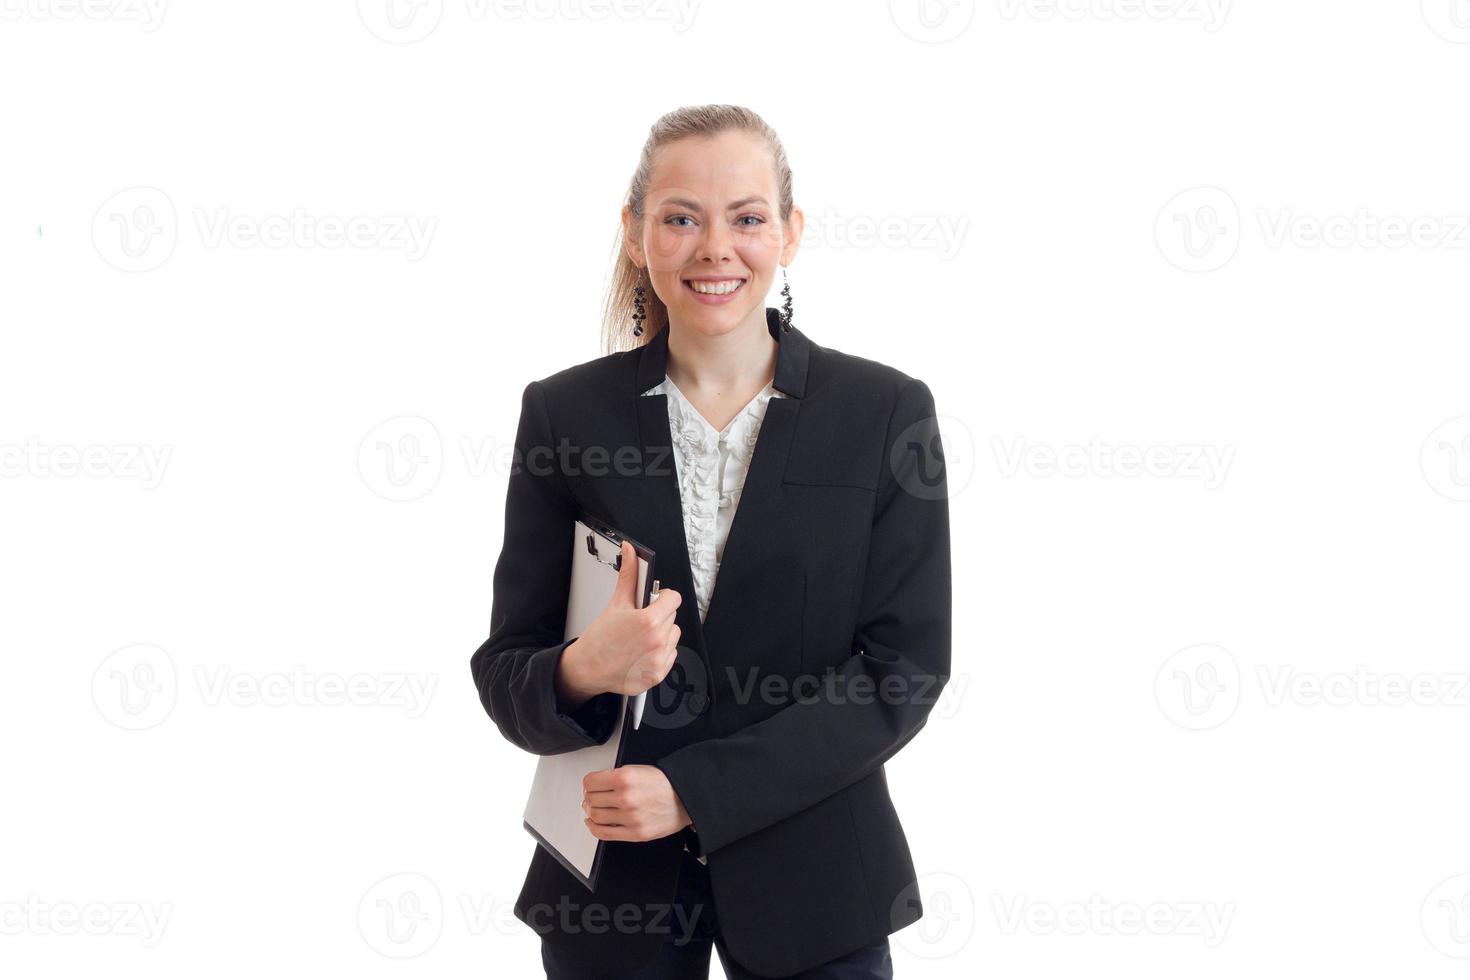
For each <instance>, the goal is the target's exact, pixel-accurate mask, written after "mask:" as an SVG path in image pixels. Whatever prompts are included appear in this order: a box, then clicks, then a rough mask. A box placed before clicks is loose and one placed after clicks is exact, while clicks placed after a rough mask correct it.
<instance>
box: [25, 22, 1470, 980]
mask: <svg viewBox="0 0 1470 980" xmlns="http://www.w3.org/2000/svg"><path fill="white" fill-rule="evenodd" d="M598 10H601V11H603V15H602V16H594V12H595V11H598ZM386 11H387V8H386V6H385V4H384V3H381V2H375V0H365V2H364V3H363V4H361V5H358V6H357V7H355V6H354V4H353V3H352V2H338V3H330V4H327V3H323V4H311V3H286V2H281V0H275V2H256V3H251V4H228V5H227V4H223V3H203V2H198V0H195V2H188V3H185V2H177V3H166V4H164V5H163V6H162V7H158V6H154V7H151V8H148V7H144V6H142V3H141V0H139V2H138V3H137V4H134V3H131V2H123V0H97V3H95V4H93V5H89V6H86V7H84V8H79V7H77V6H74V5H68V4H67V3H65V2H64V0H49V2H48V0H0V12H3V20H0V81H3V84H4V92H5V96H4V98H3V100H0V122H3V125H0V133H3V135H0V139H3V141H4V142H3V150H4V152H3V154H0V160H3V163H0V167H3V174H4V180H3V201H0V327H3V348H0V372H3V374H0V452H3V455H0V461H3V464H4V474H3V477H0V597H3V599H0V601H3V619H0V629H3V635H4V644H3V656H4V673H3V675H0V739H3V746H4V759H5V771H6V779H5V787H6V788H5V791H4V797H3V799H0V825H3V835H0V848H3V853H0V972H3V973H4V974H5V975H7V976H14V977H63V976H65V977H71V976H86V975H101V974H102V973H103V972H104V971H105V974H106V975H107V976H111V977H149V978H157V977H198V976H201V975H208V976H214V975H223V976H265V975H275V976H280V975H283V974H284V975H288V976H317V975H350V976H353V977H360V978H367V977H410V976H413V977H436V978H439V977H491V976H493V977H510V978H523V977H533V976H538V975H539V973H538V972H537V971H538V964H539V960H538V958H537V940H536V938H535V936H534V935H533V934H532V933H530V932H529V930H527V929H526V928H525V927H523V926H521V925H520V924H519V923H518V922H516V921H515V920H514V919H512V918H511V916H510V905H511V902H512V901H513V899H514V897H515V895H516V893H517V891H518V890H519V888H520V885H521V881H522V875H523V873H524V870H525V867H526V863H527V860H528V859H529V857H530V854H531V851H532V848H533V843H532V842H531V840H530V839H529V837H527V836H526V835H525V834H524V833H523V832H522V831H521V829H520V826H519V815H520V809H521V806H522V804H523V801H524V791H525V787H526V785H527V781H528V778H529V775H530V771H531V764H532V759H531V758H530V757H529V756H526V755H523V754H521V753H519V752H517V751H516V750H515V749H513V748H512V747H511V746H509V745H508V744H506V743H504V742H503V741H502V740H500V739H499V737H498V734H497V733H496V731H495V729H494V726H493V725H492V723H491V722H490V721H489V719H488V718H487V717H486V716H485V714H484V711H483V710H482V708H481V707H480V704H479V702H478V700H477V698H476V695H475V691H474V687H473V684H472V683H471V679H470V673H469V657H470V654H471V653H472V652H473V651H474V649H475V648H476V647H477V646H478V645H479V643H480V642H481V640H483V639H484V636H485V634H486V632H487V626H488V619H489V610H490V575H491V570H492V567H493V563H494V560H495V558H496V556H497V554H498V550H499V545H500V539H501V534H502V517H503V512H502V507H503V499H504V485H505V478H506V472H507V465H506V464H507V462H508V455H507V454H508V450H509V447H510V445H511V442H512V440H513V437H514V434H515V423H516V418H517V413H518V408H519V395H520V392H521V389H522V387H523V386H524V385H525V383H526V382H527V381H529V380H531V379H533V378H540V377H544V376H545V375H547V374H549V373H551V372H553V371H555V370H559V369H560V368H562V367H565V366H568V365H570V364H573V363H578V362H581V361H584V360H588V359H590V358H593V357H596V356H598V355H599V354H600V353H601V351H600V349H599V348H598V346H597V345H598V315H599V313H600V305H599V304H600V301H601V298H602V292H603V288H604V285H605V281H606V275H607V271H608V268H609V259H610V247H611V245H612V242H613V238H614V234H615V231H616V227H617V209H618V206H619V205H620V203H621V196H622V194H623V193H624V191H625V189H626V183H627V180H628V177H629V175H630V174H631V172H632V169H633V166H634V164H635V162H636V156H637V153H638V150H639V148H640V147H641V145H642V142H643V139H644V137H645V135H646V133H647V128H648V126H649V125H650V124H651V123H652V122H653V120H654V119H656V118H657V117H658V116H659V115H660V114H661V113H663V112H666V111H669V110H671V109H673V108H675V107H677V106H680V105H687V104H695V103H701V102H738V103H741V104H745V105H748V106H750V107H752V108H754V109H755V110H756V111H758V112H760V113H761V114H762V115H763V116H765V118H766V119H767V120H768V121H770V122H771V123H772V125H774V126H775V127H776V129H777V130H778V131H779V132H780V133H781V135H782V137H783V139H784V141H785V144H786V148H787V151H788V153H789V156H790V159H791V163H792V166H793V168H794V171H795V175H796V198H797V203H798V204H800V205H801V206H802V207H803V208H804V209H805V211H806V213H807V219H808V234H807V238H806V241H805V242H804V245H803V247H802V249H801V252H800V254H799V255H798V257H797V259H796V261H795V262H794V264H793V265H792V267H791V270H790V273H791V284H792V293H793V298H794V304H795V311H796V322H797V325H798V326H800V327H801V328H802V329H803V330H804V331H805V332H806V333H807V334H808V335H809V336H810V337H811V338H812V339H813V340H814V341H816V342H817V343H819V344H823V345H826V346H829V347H833V348H836V349H839V350H843V351H846V352H849V353H852V354H858V355H862V356H865V357H870V358H874V359H877V360H880V361H883V362H885V363H889V364H892V365H894V366H895V367H898V368H900V369H901V370H903V371H905V372H907V373H909V374H911V375H913V376H915V377H919V378H921V379H923V380H924V381H925V382H927V383H928V385H929V386H930V388H931V389H932V391H933V392H934V394H935V398H936V401H937V404H938V407H939V411H940V412H941V413H942V414H943V416H944V419H943V422H942V428H943V432H944V436H945V441H946V450H947V453H948V456H949V465H950V479H951V487H952V490H953V491H954V493H953V496H952V499H951V514H952V530H953V541H954V554H955V567H954V573H955V574H954V590H955V599H956V617H957V618H956V624H955V626H956V628H955V647H954V670H955V673H954V678H953V680H952V682H951V686H950V689H949V690H948V691H947V692H946V698H945V700H944V701H943V702H941V704H940V706H939V707H938V708H936V709H935V714H934V716H933V718H932V720H931V722H930V725H929V727H928V728H927V729H926V730H925V731H924V732H923V733H922V734H921V735H920V736H919V737H918V738H917V739H916V740H915V741H914V742H913V743H912V744H911V745H910V746H909V747H907V748H906V749H905V750H904V751H903V752H901V753H900V754H899V755H898V756H897V757H896V758H895V759H894V760H893V761H892V762H891V763H890V765H889V767H888V768H889V775H890V781H891V784H892V787H893V791H894V794H895V797H896V800H897V804H898V807H899V811H900V814H901V816H902V818H903V820H904V825H905V827H906V829H907V832H908V836H909V840H910V842H911V845H912V848H913V852H914V858H915V861H916V863H917V865H918V868H919V870H920V873H921V875H922V876H923V877H922V879H921V888H922V890H923V895H924V900H925V904H926V906H927V907H928V909H929V916H928V917H927V918H926V919H925V921H924V922H923V923H922V924H920V925H919V926H916V927H913V928H910V929H908V930H905V931H904V932H902V933H899V934H897V935H895V936H894V937H893V941H894V951H895V959H896V962H897V968H898V975H899V976H901V977H916V978H917V977H936V978H938V977H967V978H968V977H975V976H987V977H1008V978H1024V977H1037V978H1041V977H1062V976H1077V975H1084V974H1085V975H1089V976H1118V977H1129V978H1147V977H1158V978H1166V977H1167V978H1175V977H1179V976H1189V977H1194V978H1226V977H1231V978H1234V977H1241V976H1250V975H1265V976H1302V975H1306V976H1331V975H1363V976H1394V975H1398V976H1403V975H1407V976H1414V977H1419V978H1433V977H1451V976H1456V977H1458V976H1462V975H1463V972H1464V969H1465V963H1464V962H1457V961H1456V959H1455V957H1458V958H1459V959H1461V960H1463V959H1464V958H1466V957H1470V878H1466V877H1459V878H1457V877H1456V876H1461V875H1466V874H1470V838H1467V837H1466V836H1465V833H1464V828H1465V813H1466V807H1467V804H1470V784H1467V781H1466V779H1465V773H1466V744H1467V743H1466V725H1467V719H1470V689H1467V685H1466V677H1467V674H1470V657H1467V629H1466V625H1467V619H1466V604H1465V600H1464V597H1465V595H1466V594H1467V588H1466V586H1467V577H1470V576H1467V570H1466V562H1465V560H1464V556H1465V554H1466V552H1467V547H1470V419H1467V416H1470V382H1467V369H1466V365H1467V364H1470V339H1467V337H1470V334H1467V330H1466V326H1467V323H1466V313H1465V303H1464V297H1465V284H1466V278H1467V270H1470V228H1467V221H1470V218H1467V215H1470V196H1467V194H1466V183H1465V161H1466V159H1467V152H1470V132H1467V129H1466V127H1465V125H1464V105H1465V103H1464V96H1465V92H1466V90H1467V85H1466V82H1467V78H1470V4H1467V3H1465V2H1464V0H1425V3H1424V4H1423V5H1422V7H1421V5H1420V4H1419V3H1418V0H1402V2H1393V3H1389V2H1367V0H1355V2H1337V3H1328V2H1314V3H1311V2H1275V3H1266V2H1261V0H1256V2H1253V3H1245V2H1238V3H1224V2H1223V0H1213V2H1210V0H1149V2H1148V4H1147V5H1144V4H1143V2H1142V0H1063V2H1062V4H1061V6H1056V5H1049V4H1046V3H1044V2H1042V0H1033V2H1021V0H988V2H974V0H946V2H937V0H926V6H923V7H920V6H919V5H918V3H917V2H916V0H894V2H893V3H892V4H891V5H888V4H884V3H879V2H871V3H855V4H836V3H825V4H815V3H813V4H776V3H770V2H751V0H745V2H741V3H734V2H705V3H702V4H698V5H696V6H693V7H685V8H683V9H682V10H681V9H680V8H678V7H675V6H674V5H673V4H672V3H670V4H658V3H641V4H640V3H635V4H631V5H629V6H623V7H619V8H616V9H615V10H611V11H609V9H608V8H606V7H603V8H597V7H591V6H581V7H578V6H575V5H573V4H572V3H571V0H566V2H565V3H564V4H562V5H561V6H553V5H551V4H550V3H549V2H544V3H539V4H538V3H530V4H529V6H500V7H495V6H486V5H485V4H482V3H479V2H476V0H443V2H442V3H440V2H438V0H429V2H427V3H426V5H424V6H423V7H422V8H421V9H417V10H415V8H412V7H403V8H399V12H400V13H403V12H405V11H406V12H407V14H408V15H409V16H408V19H407V20H405V21H403V22H402V23H401V26H400V27H397V28H395V27H393V26H392V25H391V23H390V22H389V20H388V19H387V17H386ZM533 12H534V13H535V15H534V16H533ZM139 188H141V190H139ZM293 214H294V215H298V216H299V218H300V220H299V221H298V222H297V228H296V229H295V230H292V229H291V228H290V227H289V226H288V225H285V224H283V219H289V218H291V216H292V215H293ZM350 219H362V220H361V221H360V222H359V223H358V225H357V227H358V228H359V231H360V233H361V237H360V238H359V239H356V240H354V241H353V242H350V243H346V244H341V243H337V244H333V241H334V240H333V239H331V238H330V234H331V226H332V224H333V223H334V222H335V223H343V222H347V221H349V220H350ZM120 222H121V224H120ZM128 223H131V224H128ZM414 223H417V226H418V227H419V228H420V230H421V232H423V233H424V234H422V236H421V238H420V240H418V242H417V244H415V243H414V242H413V240H411V239H409V238H407V237H406V236H405V235H404V234H403V233H402V232H397V231H395V228H396V227H397V226H398V225H400V224H402V225H404V226H405V227H411V226H413V225H414ZM124 228H128V229H129V230H128V231H127V232H126V237H125V234H124ZM225 228H228V229H229V230H228V231H226V232H224V233H223V234H220V232H221V230H222V229H225ZM282 228H285V229H286V234H285V235H284V236H281V237H274V238H270V237H268V240H267V241H261V240H260V237H259V236H258V235H254V236H253V235H252V232H257V231H259V232H262V233H264V234H265V235H266V236H270V235H272V234H273V233H274V232H276V231H278V230H280V229H282ZM880 232H881V234H880ZM145 233H146V236H145ZM324 235H325V236H327V237H325V238H324V237H323V236H324ZM124 246H127V248H126V249H125V247H124ZM129 250H130V251H129ZM777 299H778V298H777V297H776V296H774V295H773V296H772V297H771V298H770V302H771V304H772V305H774V304H775V303H776V302H777ZM1130 454H1133V455H1130ZM1138 455H1143V458H1145V459H1146V460H1147V461H1148V463H1149V466H1148V468H1147V469H1146V470H1144V471H1142V472H1139V471H1138V470H1137V467H1136V465H1134V466H1133V468H1131V469H1130V465H1132V464H1136V463H1137V459H1136V458H1135V457H1136V456H1138ZM150 459H151V460H152V463H151V464H150V463H149V462H148V461H149V460H150ZM79 460H80V461H81V462H79ZM1053 460H1054V461H1055V465H1051V464H1050V463H1049V461H1053ZM1211 460H1213V463H1211V462H1210V461H1211ZM82 463H85V464H86V465H85V466H83V465H82ZM1457 597H1458V598H1457ZM333 684H337V685H346V686H347V689H348V691H349V694H350V696H349V697H347V698H346V703H335V702H334V698H333V694H334V693H340V692H334V690H333V688H332V687H331V685H333ZM341 700H342V699H341V698H340V697H339V698H336V699H335V701H336V702H340V701H341ZM415 902H417V903H418V904H417V906H415V905H414V903H415ZM390 912H392V913H393V915H395V916H397V918H395V919H391V920H390V919H389V918H388V915H389V913H390ZM145 914H146V915H152V916H155V917H156V921H155V922H154V923H153V924H152V925H149V920H148V919H147V918H144V917H142V916H144V915H145ZM76 916H81V917H82V918H84V919H85V920H86V921H87V922H88V923H90V925H89V927H88V928H81V927H79V926H78V925H77V924H76V922H74V921H72V919H71V918H69V917H76ZM1139 919H1142V920H1143V921H1144V922H1145V923H1146V925H1145V926H1143V927H1140V926H1139V925H1138V920H1139ZM390 923H394V925H392V927H391V928H390ZM715 972H716V975H717V976H718V973H719V970H718V967H716V968H715Z"/></svg>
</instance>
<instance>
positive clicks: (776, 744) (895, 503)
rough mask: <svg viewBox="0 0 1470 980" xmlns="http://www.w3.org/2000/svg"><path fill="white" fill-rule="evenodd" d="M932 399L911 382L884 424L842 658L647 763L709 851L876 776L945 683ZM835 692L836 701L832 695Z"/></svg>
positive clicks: (941, 506) (943, 552)
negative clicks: (719, 731) (813, 684)
mask: <svg viewBox="0 0 1470 980" xmlns="http://www.w3.org/2000/svg"><path fill="white" fill-rule="evenodd" d="M947 498H948V483H947V474H946V471H945V468H944V455H943V451H942V447H941V445H940V441H939V427H938V421H937V419H936V418H935V411H934V399H933V396H932V395H931V394H930V391H929V388H928V387H927V386H926V385H925V384H924V383H923V382H922V381H919V380H917V379H910V381H909V382H908V383H907V384H906V385H905V386H904V388H903V389H902V391H901V392H900V393H899V395H898V399H897V404H896V406H895V408H894V410H893V415H892V417H891V418H890V420H889V422H888V428H887V432H886V434H885V438H884V445H883V461H882V464H881V469H880V473H879V480H878V492H877V499H876V500H875V502H874V511H873V527H872V532H871V538H870V543H869V549H868V556H867V563H866V570H865V573H864V579H863V589H862V599H861V605H860V610H859V614H858V619H857V627H856V633H855V636H854V637H853V649H854V653H853V655H852V656H851V657H849V658H848V659H847V660H845V661H843V663H842V664H841V666H840V667H838V668H837V670H836V678H835V680H836V683H835V684H830V683H829V682H828V679H827V678H822V679H821V680H822V684H821V685H820V686H819V687H817V688H816V689H815V690H814V691H808V692H805V694H804V695H803V696H800V697H798V698H797V699H796V700H795V701H794V702H793V703H792V704H789V705H787V706H786V707H785V708H783V709H781V710H780V711H778V712H776V713H775V714H774V715H772V716H771V717H769V718H766V719H764V720H762V721H760V722H757V723H756V724H754V725H750V726H748V727H746V728H743V729H741V730H740V731H737V732H735V733H733V734H731V735H728V736H725V737H722V738H713V739H707V740H705V741H702V742H696V743H694V744H692V745H687V746H682V747H680V748H678V749H676V750H674V751H673V752H671V753H669V754H668V755H666V756H664V757H663V758H662V759H661V760H659V761H658V762H657V763H655V764H656V765H657V766H658V767H659V768H660V769H662V770H663V772H664V774H665V775H666V776H668V779H669V782H670V783H671V784H672V785H673V787H674V791H675V792H677V793H678V794H679V798H680V799H681V800H682V801H683V803H684V807H685V809H686V810H688V811H689V816H690V818H691V819H692V820H693V822H694V825H695V827H696V828H697V838H696V839H697V840H698V844H699V846H700V848H701V853H704V854H709V853H711V852H714V851H717V850H719V849H720V848H722V847H724V846H725V845H726V844H729V843H730V842H731V841H735V840H738V839H740V838H741V837H744V836H746V835H747V834H751V833H754V832H755V831H758V830H761V829H762V828H764V827H767V826H770V825H771V824H774V823H776V822H777V821H780V820H782V819H785V818H787V817H789V816H791V815H793V814H795V813H798V812H800V811H802V810H804V809H806V808H807V807H810V806H812V805H813V804H816V803H818V802H820V801H821V800H823V799H826V798H827V797H829V796H831V795H832V794H834V793H837V792H839V791H840V790H842V789H844V788H845V787H847V786H849V785H851V784H853V783H855V782H857V781H858V780H859V779H862V778H863V777H864V776H867V775H869V774H870V773H872V772H874V771H875V770H877V769H878V768H879V767H881V766H882V765H883V763H884V762H885V761H887V760H888V759H889V758H890V757H891V756H893V754H894V753H896V752H897V751H898V750H899V749H901V748H903V747H904V746H905V745H906V744H908V742H909V740H910V739H912V738H913V737H914V736H915V735H916V734H918V732H919V730H920V729H921V728H923V726H924V723H925V721H926V720H927V717H928V714H929V710H930V708H931V707H932V706H933V704H934V703H935V701H936V699H937V698H938V696H939V692H940V691H941V690H942V689H943V687H944V685H945V683H946V682H947V681H948V679H949V671H950V632H951V617H950V612H951V588H950V545H949V502H948V499H947ZM834 692H835V693H834Z"/></svg>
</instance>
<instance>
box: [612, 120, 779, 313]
mask: <svg viewBox="0 0 1470 980" xmlns="http://www.w3.org/2000/svg"><path fill="white" fill-rule="evenodd" d="M624 211H625V215H624V226H625V228H626V229H627V231H628V235H627V237H626V241H625V244H626V247H627V248H628V254H629V255H630V256H632V257H633V260H634V261H635V262H637V263H638V264H639V265H641V266H643V267H644V268H645V269H647V270H648V277H649V280H650V282H651V283H652V286H653V290H654V292H655V293H657V294H658V298H659V299H661V300H662V301H663V303H664V305H665V306H666V307H668V311H669V322H670V325H671V326H672V325H673V324H678V325H679V326H680V327H681V328H686V327H687V328H693V329H695V330H697V331H699V332H700V333H704V334H708V335H717V334H723V333H726V332H728V331H730V330H734V329H735V328H736V327H738V326H740V325H741V324H742V323H748V322H750V321H751V319H752V318H755V319H759V320H760V321H761V323H762V324H764V322H765V298H766V295H767V292H768V291H769V290H770V288H771V284H772V283H773V282H774V281H775V279H776V278H777V277H778V276H779V275H780V269H781V266H782V264H783V263H785V262H790V261H791V259H792V258H793V257H794V256H795V254H796V246H797V243H798V241H799V239H800V237H801V212H800V210H799V209H797V208H794V207H793V208H792V211H791V218H790V220H788V221H786V222H782V220H781V214H780V199H779V195H778V194H777V189H776V169H775V163H774V160H773V159H772V156H771V152H770V150H768V149H767V148H766V145H765V143H764V142H763V141H762V140H761V139H760V138H759V137H756V136H753V135H751V134H749V133H745V132H741V131H737V130H730V131H726V132H723V133H719V134H717V135H715V136H712V137H691V138H688V139H681V140H676V141H675V142H673V143H669V144H667V145H666V146H664V147H663V148H662V149H660V150H659V151H658V156H657V158H656V160H655V163H654V167H653V173H652V175H651V177H650V179H649V185H648V192H647V194H646V196H645V197H644V205H643V223H642V227H641V228H638V227H633V226H631V225H630V224H629V216H628V215H627V213H626V212H627V209H624Z"/></svg>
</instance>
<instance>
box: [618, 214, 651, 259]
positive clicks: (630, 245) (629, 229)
mask: <svg viewBox="0 0 1470 980" xmlns="http://www.w3.org/2000/svg"><path fill="white" fill-rule="evenodd" d="M622 219H623V251H624V252H626V253H627V255H628V258H630V259H632V260H633V264H634V265H638V266H642V267H643V268H647V267H648V263H647V262H646V261H645V260H644V258H643V243H642V242H641V241H639V230H638V227H637V226H636V225H635V224H634V223H633V209H632V207H631V206H629V205H627V204H625V205H623V211H622Z"/></svg>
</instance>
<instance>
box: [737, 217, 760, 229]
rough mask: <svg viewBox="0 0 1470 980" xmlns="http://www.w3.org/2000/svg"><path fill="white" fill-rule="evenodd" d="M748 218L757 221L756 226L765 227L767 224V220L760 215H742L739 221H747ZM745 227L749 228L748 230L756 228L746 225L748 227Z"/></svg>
mask: <svg viewBox="0 0 1470 980" xmlns="http://www.w3.org/2000/svg"><path fill="white" fill-rule="evenodd" d="M746 218H753V219H754V220H755V223H756V224H757V225H763V224H765V223H766V219H765V218H762V217H761V216H760V215H758V214H742V215H741V216H740V218H739V220H740V221H744V220H745V219H746ZM745 227H747V228H752V227H754V225H746V226H745Z"/></svg>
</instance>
